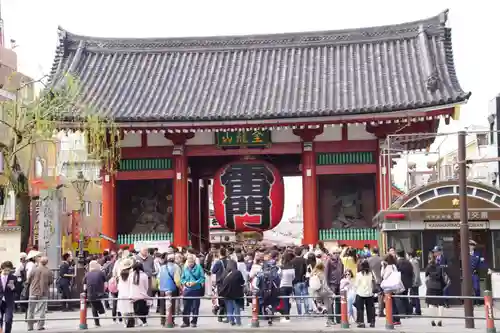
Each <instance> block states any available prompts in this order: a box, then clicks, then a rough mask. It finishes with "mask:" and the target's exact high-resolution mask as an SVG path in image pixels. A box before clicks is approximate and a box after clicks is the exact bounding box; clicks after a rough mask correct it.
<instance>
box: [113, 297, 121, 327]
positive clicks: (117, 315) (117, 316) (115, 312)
mask: <svg viewBox="0 0 500 333" xmlns="http://www.w3.org/2000/svg"><path fill="white" fill-rule="evenodd" d="M111 296H113V307H112V309H111V316H112V317H113V321H116V319H118V321H119V322H120V323H121V322H122V314H121V313H120V312H118V310H117V308H118V293H111Z"/></svg>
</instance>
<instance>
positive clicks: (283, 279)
mask: <svg viewBox="0 0 500 333" xmlns="http://www.w3.org/2000/svg"><path fill="white" fill-rule="evenodd" d="M293 258H294V254H293V253H292V252H289V251H288V252H285V253H284V254H283V259H282V263H281V269H280V271H279V277H280V290H279V293H280V296H281V297H282V301H283V310H282V315H283V316H284V317H283V318H282V321H283V322H289V321H290V307H291V302H290V301H291V299H290V298H291V297H292V294H293V281H294V279H295V267H293V264H292V260H293Z"/></svg>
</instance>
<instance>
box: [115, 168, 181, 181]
mask: <svg viewBox="0 0 500 333" xmlns="http://www.w3.org/2000/svg"><path fill="white" fill-rule="evenodd" d="M172 178H174V170H141V171H119V172H118V173H117V174H116V180H146V179H172Z"/></svg>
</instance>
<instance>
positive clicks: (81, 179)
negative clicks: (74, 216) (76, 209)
mask: <svg viewBox="0 0 500 333" xmlns="http://www.w3.org/2000/svg"><path fill="white" fill-rule="evenodd" d="M89 184H90V181H88V180H87V179H85V176H84V175H83V172H82V171H78V174H77V176H76V179H75V180H73V181H72V182H71V185H73V188H74V189H75V191H76V193H77V194H78V200H79V202H80V239H79V240H78V265H77V266H76V280H77V283H78V284H77V286H78V288H82V287H83V285H82V281H83V277H84V276H85V257H84V255H83V230H82V224H83V215H84V208H85V201H84V199H85V191H87V187H88V186H89Z"/></svg>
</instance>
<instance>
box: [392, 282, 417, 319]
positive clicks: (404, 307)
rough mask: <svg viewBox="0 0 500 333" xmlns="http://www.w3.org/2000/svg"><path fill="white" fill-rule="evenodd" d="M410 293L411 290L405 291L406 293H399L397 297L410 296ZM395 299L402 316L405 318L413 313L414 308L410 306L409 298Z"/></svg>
mask: <svg viewBox="0 0 500 333" xmlns="http://www.w3.org/2000/svg"><path fill="white" fill-rule="evenodd" d="M409 292H410V290H409V289H405V290H404V291H402V292H400V293H397V294H396V295H401V296H408V294H409ZM395 299H396V306H397V307H398V311H399V314H400V315H402V316H405V315H411V314H412V313H413V309H412V306H411V305H410V299H409V298H408V297H395ZM393 311H394V310H393Z"/></svg>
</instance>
